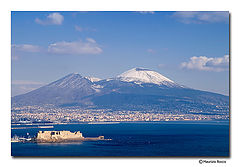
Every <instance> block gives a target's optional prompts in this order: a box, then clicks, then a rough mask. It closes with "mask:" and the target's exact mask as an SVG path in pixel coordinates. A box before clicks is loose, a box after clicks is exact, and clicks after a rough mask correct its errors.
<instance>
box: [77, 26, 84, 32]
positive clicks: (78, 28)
mask: <svg viewBox="0 0 240 167" xmlns="http://www.w3.org/2000/svg"><path fill="white" fill-rule="evenodd" d="M75 30H76V31H79V32H82V31H83V28H82V27H80V26H77V25H75Z"/></svg>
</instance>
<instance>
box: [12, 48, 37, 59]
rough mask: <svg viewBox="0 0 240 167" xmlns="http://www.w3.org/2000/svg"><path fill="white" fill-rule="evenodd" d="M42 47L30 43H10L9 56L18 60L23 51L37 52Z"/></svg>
mask: <svg viewBox="0 0 240 167" xmlns="http://www.w3.org/2000/svg"><path fill="white" fill-rule="evenodd" d="M41 50H42V49H41V47H39V46H37V45H30V44H20V45H16V44H12V45H11V58H12V60H18V59H19V56H20V55H22V54H24V53H37V52H40V51H41Z"/></svg>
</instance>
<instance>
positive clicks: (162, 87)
mask: <svg viewBox="0 0 240 167" xmlns="http://www.w3.org/2000/svg"><path fill="white" fill-rule="evenodd" d="M46 104H51V105H54V106H58V107H59V106H60V107H64V106H78V107H79V108H95V109H110V110H138V111H151V112H155V111H163V112H168V113H169V112H173V111H174V112H178V113H189V112H193V111H194V112H195V113H196V112H197V113H208V114H212V113H213V112H214V113H216V112H217V113H218V114H223V113H228V111H229V97H228V96H224V95H221V94H217V93H212V92H207V91H201V90H196V89H191V88H188V87H186V86H183V85H180V84H177V83H176V82H174V81H172V80H170V79H168V78H167V77H165V76H163V75H161V74H159V73H157V72H155V71H153V70H149V69H145V68H134V69H131V70H128V71H126V72H124V73H122V74H120V75H118V76H116V77H113V78H109V79H98V78H95V77H83V76H81V75H80V74H76V73H72V74H69V75H67V76H65V77H63V78H61V79H59V80H57V81H54V82H52V83H50V84H48V85H45V86H43V87H41V88H39V89H36V90H33V91H31V92H28V93H26V94H23V95H18V96H15V97H13V98H12V105H13V106H29V105H30V106H31V105H46Z"/></svg>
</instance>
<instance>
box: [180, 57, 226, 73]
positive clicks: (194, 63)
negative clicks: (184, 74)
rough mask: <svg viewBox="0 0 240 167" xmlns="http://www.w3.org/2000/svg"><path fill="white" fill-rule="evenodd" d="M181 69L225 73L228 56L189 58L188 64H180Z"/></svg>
mask: <svg viewBox="0 0 240 167" xmlns="http://www.w3.org/2000/svg"><path fill="white" fill-rule="evenodd" d="M181 67H182V68H186V69H192V70H201V71H215V72H221V71H227V70H228V69H229V55H225V56H223V57H215V58H213V57H210V58H208V57H206V56H200V57H196V56H194V57H191V58H190V60H189V61H188V62H183V63H182V64H181Z"/></svg>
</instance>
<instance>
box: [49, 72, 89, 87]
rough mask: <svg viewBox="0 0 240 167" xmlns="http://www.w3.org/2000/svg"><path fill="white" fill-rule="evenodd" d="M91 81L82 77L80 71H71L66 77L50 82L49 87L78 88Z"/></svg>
mask: <svg viewBox="0 0 240 167" xmlns="http://www.w3.org/2000/svg"><path fill="white" fill-rule="evenodd" d="M88 83H90V81H89V80H88V79H86V78H84V77H82V76H81V75H80V74H78V73H71V74H68V75H66V76H65V77H63V78H61V79H59V80H57V81H55V82H52V83H50V84H49V85H48V86H49V87H53V86H56V87H61V88H72V89H76V88H79V87H82V86H83V85H85V84H88Z"/></svg>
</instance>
